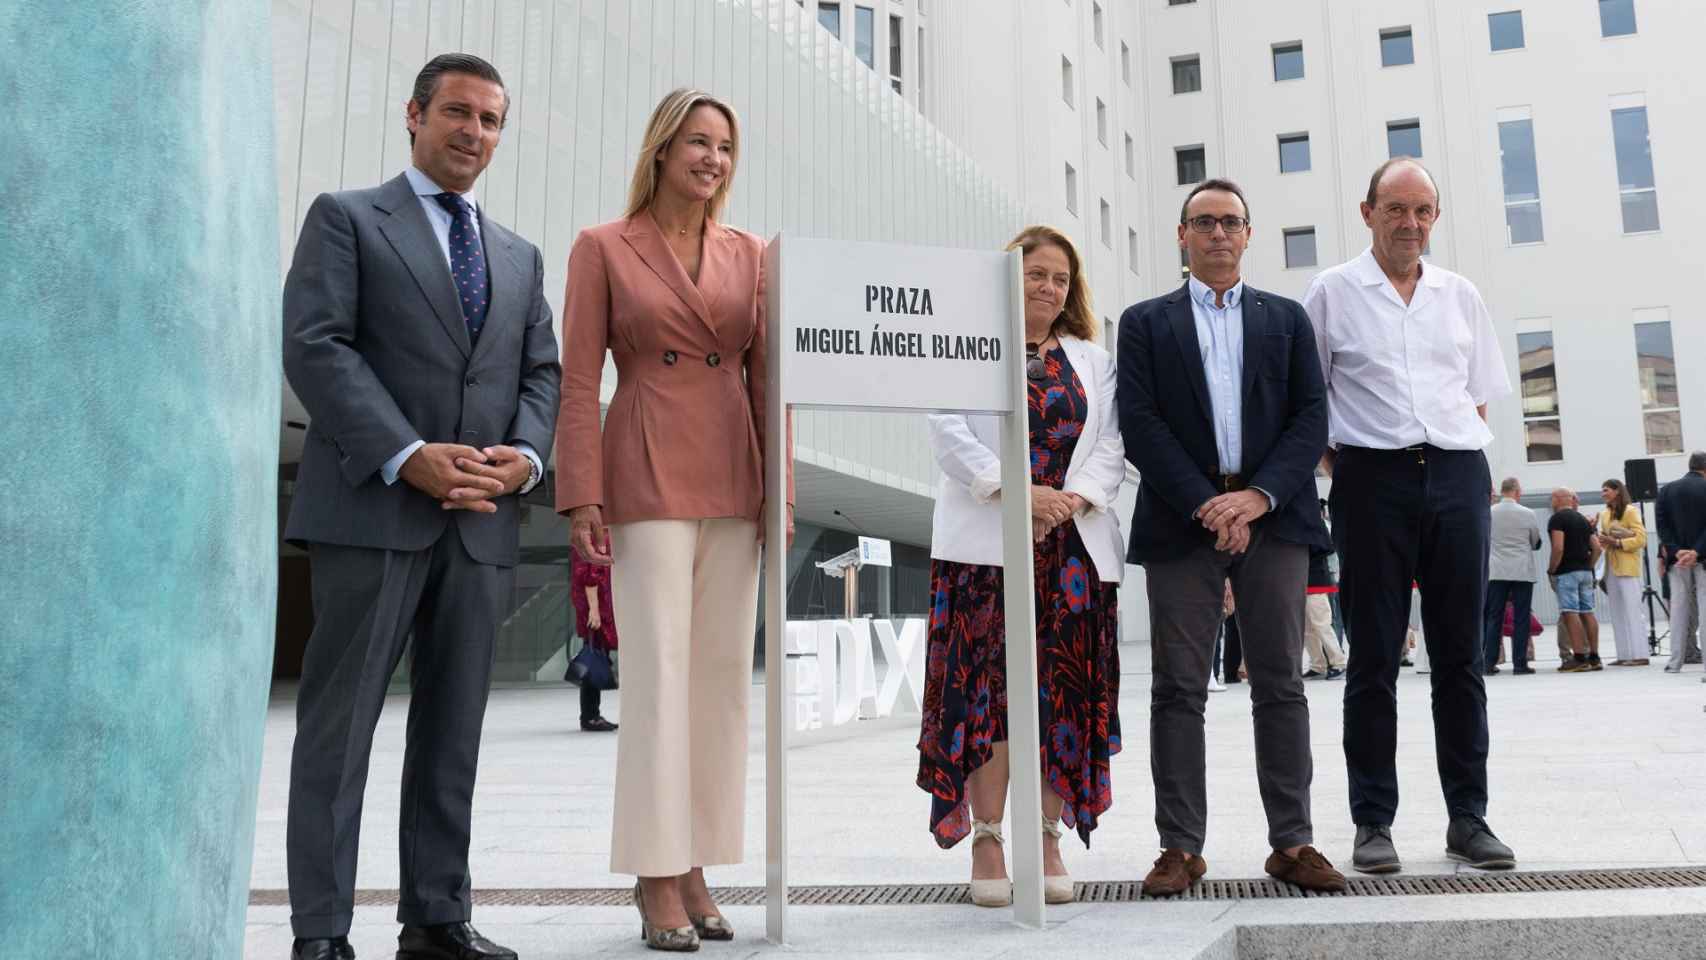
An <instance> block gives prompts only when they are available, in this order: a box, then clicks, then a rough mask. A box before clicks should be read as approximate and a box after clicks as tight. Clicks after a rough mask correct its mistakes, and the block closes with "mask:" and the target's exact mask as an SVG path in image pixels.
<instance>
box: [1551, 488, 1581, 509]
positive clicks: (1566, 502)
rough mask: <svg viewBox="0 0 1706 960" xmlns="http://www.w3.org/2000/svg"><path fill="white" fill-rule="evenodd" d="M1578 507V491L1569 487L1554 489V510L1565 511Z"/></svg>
mask: <svg viewBox="0 0 1706 960" xmlns="http://www.w3.org/2000/svg"><path fill="white" fill-rule="evenodd" d="M1575 505H1576V491H1574V490H1571V489H1570V488H1569V487H1554V488H1553V490H1552V509H1554V510H1564V509H1567V508H1569V507H1573V506H1575Z"/></svg>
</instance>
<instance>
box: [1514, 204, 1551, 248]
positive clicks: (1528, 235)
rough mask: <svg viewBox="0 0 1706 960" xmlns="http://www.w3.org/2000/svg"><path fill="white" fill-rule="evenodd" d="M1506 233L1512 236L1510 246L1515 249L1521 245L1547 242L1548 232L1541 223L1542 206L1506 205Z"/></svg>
mask: <svg viewBox="0 0 1706 960" xmlns="http://www.w3.org/2000/svg"><path fill="white" fill-rule="evenodd" d="M1505 231H1506V232H1507V233H1509V234H1510V244H1511V246H1513V247H1514V246H1516V245H1517V244H1519V243H1539V242H1540V241H1542V240H1545V239H1546V230H1545V229H1544V226H1543V225H1542V224H1541V222H1540V204H1539V203H1538V202H1535V203H1507V204H1505Z"/></svg>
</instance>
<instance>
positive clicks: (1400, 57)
mask: <svg viewBox="0 0 1706 960" xmlns="http://www.w3.org/2000/svg"><path fill="white" fill-rule="evenodd" d="M1415 62H1416V44H1415V39H1414V38H1413V37H1412V36H1411V35H1410V28H1409V27H1395V28H1393V29H1391V30H1382V31H1380V65H1381V66H1383V67H1401V66H1404V65H1405V64H1408V63H1415Z"/></svg>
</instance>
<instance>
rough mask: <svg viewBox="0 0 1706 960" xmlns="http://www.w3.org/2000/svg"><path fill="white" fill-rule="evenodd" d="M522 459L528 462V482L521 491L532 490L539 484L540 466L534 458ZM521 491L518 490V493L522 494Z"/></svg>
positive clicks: (522, 486)
mask: <svg viewBox="0 0 1706 960" xmlns="http://www.w3.org/2000/svg"><path fill="white" fill-rule="evenodd" d="M522 459H523V460H526V461H527V482H526V483H524V484H522V485H521V490H532V489H533V488H534V487H535V486H538V484H539V477H540V473H539V464H538V463H537V462H535V461H534V459H533V458H532V457H522ZM521 490H517V491H516V493H520V492H521Z"/></svg>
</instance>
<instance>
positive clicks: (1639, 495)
mask: <svg viewBox="0 0 1706 960" xmlns="http://www.w3.org/2000/svg"><path fill="white" fill-rule="evenodd" d="M1623 482H1624V484H1626V485H1627V486H1628V487H1629V499H1630V500H1635V501H1641V500H1652V499H1655V498H1657V497H1658V495H1659V474H1658V471H1657V470H1655V469H1653V458H1652V457H1647V458H1646V459H1644V460H1625V461H1623Z"/></svg>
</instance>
